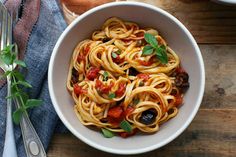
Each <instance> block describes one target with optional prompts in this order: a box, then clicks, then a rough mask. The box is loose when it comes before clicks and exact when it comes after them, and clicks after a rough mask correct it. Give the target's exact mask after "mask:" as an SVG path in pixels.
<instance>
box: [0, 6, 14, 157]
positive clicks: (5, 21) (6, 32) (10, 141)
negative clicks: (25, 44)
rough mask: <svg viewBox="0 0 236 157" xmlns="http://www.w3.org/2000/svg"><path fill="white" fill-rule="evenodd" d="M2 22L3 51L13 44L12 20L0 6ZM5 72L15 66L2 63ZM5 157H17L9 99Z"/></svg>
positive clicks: (8, 81) (8, 94) (8, 78)
mask: <svg viewBox="0 0 236 157" xmlns="http://www.w3.org/2000/svg"><path fill="white" fill-rule="evenodd" d="M0 21H1V50H3V48H4V47H5V46H7V45H9V44H11V43H12V19H11V17H10V15H9V13H8V12H7V10H6V8H5V6H4V5H3V4H2V3H1V4H0ZM0 67H1V68H2V70H3V71H5V72H6V71H8V70H12V69H13V68H15V66H7V65H5V64H4V63H3V62H0ZM10 95H11V77H10V76H9V75H8V76H7V96H10ZM3 157H17V151H16V143H15V138H14V131H13V124H12V100H11V99H7V117H6V133H5V143H4V149H3Z"/></svg>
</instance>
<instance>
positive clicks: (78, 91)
mask: <svg viewBox="0 0 236 157" xmlns="http://www.w3.org/2000/svg"><path fill="white" fill-rule="evenodd" d="M73 88H74V92H75V94H76V95H77V96H79V95H80V94H86V93H87V92H88V91H87V90H86V89H82V87H80V86H79V85H78V84H75V85H74V86H73Z"/></svg>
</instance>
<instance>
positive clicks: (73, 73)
mask: <svg viewBox="0 0 236 157" xmlns="http://www.w3.org/2000/svg"><path fill="white" fill-rule="evenodd" d="M72 75H73V76H75V77H76V76H79V73H78V71H77V70H76V69H75V68H73V69H72Z"/></svg>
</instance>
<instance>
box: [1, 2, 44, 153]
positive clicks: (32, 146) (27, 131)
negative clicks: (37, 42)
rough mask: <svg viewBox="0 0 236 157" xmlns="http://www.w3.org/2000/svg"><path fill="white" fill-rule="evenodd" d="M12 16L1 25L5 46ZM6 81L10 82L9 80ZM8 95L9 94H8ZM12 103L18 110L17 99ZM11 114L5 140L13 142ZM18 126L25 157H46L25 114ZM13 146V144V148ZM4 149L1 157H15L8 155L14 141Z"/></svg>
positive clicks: (6, 144) (9, 42) (2, 6)
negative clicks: (3, 30)
mask: <svg viewBox="0 0 236 157" xmlns="http://www.w3.org/2000/svg"><path fill="white" fill-rule="evenodd" d="M0 6H1V8H3V9H1V10H4V11H3V12H6V13H7V10H6V8H5V6H4V5H2V4H1V5H0ZM17 14H18V12H16V17H15V18H16V19H15V20H14V21H16V20H17V19H18V15H17ZM12 16H13V15H12ZM12 16H11V15H9V14H7V17H8V18H7V19H8V20H7V26H5V25H2V26H3V27H4V28H5V27H7V28H8V31H7V32H8V34H7V37H9V40H8V41H7V45H9V44H12ZM0 20H1V19H0ZM3 20H4V19H3ZM4 24H5V23H4ZM2 37H5V36H2ZM1 43H3V46H2V45H1V48H3V47H4V46H5V45H6V44H5V42H4V41H3V42H2V40H1ZM15 46H16V45H15ZM15 51H16V54H18V52H17V47H15ZM17 56H18V55H17ZM0 65H1V63H0ZM15 67H16V65H13V67H11V68H15ZM8 80H9V81H11V80H10V78H9V79H8ZM9 81H8V86H9V88H8V89H9V90H8V92H9V91H10V83H11V82H9ZM9 94H10V92H9ZM14 102H15V104H16V107H17V108H19V107H20V106H21V104H20V103H19V102H18V100H17V99H15V101H14ZM11 103H12V102H11ZM8 106H9V105H8ZM11 114H12V113H11V110H9V114H8V116H9V117H7V118H8V120H9V124H11V130H10V131H8V130H6V138H7V136H9V137H13V140H14V134H13V128H12V117H11ZM20 126H21V132H22V137H23V142H24V147H25V152H26V155H27V157H46V152H45V150H44V148H43V145H42V142H41V141H40V139H39V137H38V135H37V133H36V131H35V129H34V127H33V125H32V123H31V121H30V119H29V116H28V114H27V113H24V114H22V118H21V121H20ZM7 134H8V135H7ZM13 144H14V146H13ZM12 146H13V147H12ZM5 148H6V151H5V152H6V153H5V154H6V155H5V156H4V154H3V157H17V155H16V153H15V155H11V154H9V153H11V151H12V149H13V148H14V149H15V142H14V141H12V142H9V143H8V142H7V143H6V142H5V145H4V150H5ZM9 150H10V151H9ZM15 150H16V149H15ZM15 152H16V151H15Z"/></svg>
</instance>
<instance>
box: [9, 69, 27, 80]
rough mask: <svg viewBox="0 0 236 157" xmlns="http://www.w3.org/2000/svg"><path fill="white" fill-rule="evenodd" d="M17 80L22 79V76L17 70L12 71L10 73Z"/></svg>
mask: <svg viewBox="0 0 236 157" xmlns="http://www.w3.org/2000/svg"><path fill="white" fill-rule="evenodd" d="M12 74H13V75H14V76H15V77H16V78H17V79H18V80H20V81H24V76H23V75H22V74H21V73H20V72H19V71H13V73H12Z"/></svg>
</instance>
